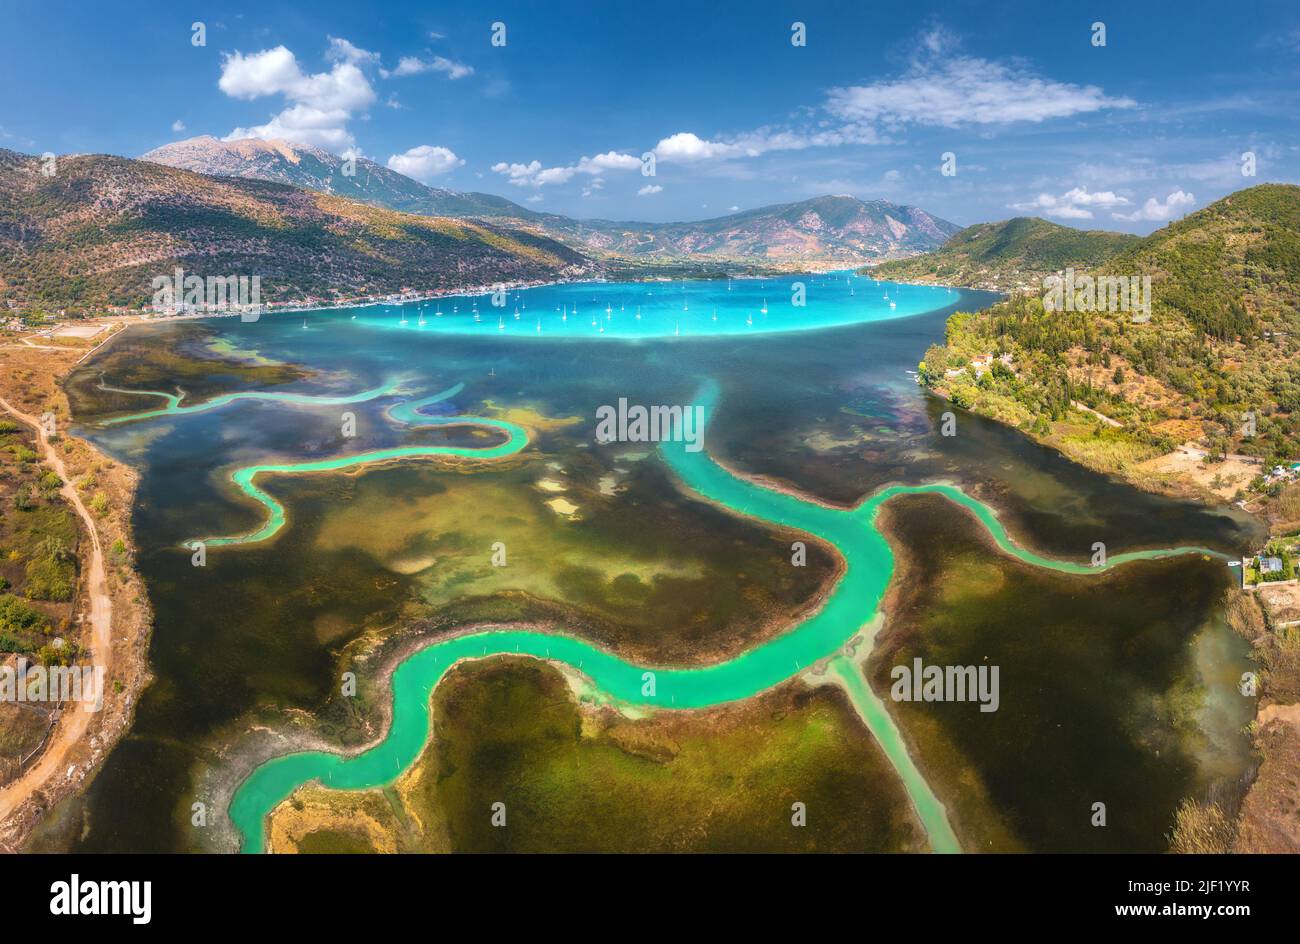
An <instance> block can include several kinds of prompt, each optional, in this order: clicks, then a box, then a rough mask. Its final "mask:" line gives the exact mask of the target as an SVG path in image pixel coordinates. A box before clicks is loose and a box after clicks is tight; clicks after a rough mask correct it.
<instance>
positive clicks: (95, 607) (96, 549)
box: [0, 398, 113, 823]
mask: <svg viewBox="0 0 1300 944" xmlns="http://www.w3.org/2000/svg"><path fill="white" fill-rule="evenodd" d="M0 408H3V409H4V410H5V411H6V412H8V413H9V414H10V415H11V416H13V417H14V418H15V419H17V420H19V421H20V422H22V423H25V424H27V425H28V426H31V427H32V428H34V429H35V430H36V439H37V443H38V445H39V447H40V451H41V452H42V453H43V455H44V458H45V461H46V462H47V463H49V465H50V468H52V469H53V470H54V471H55V472H56V473H58V476H59V478H60V479H62V480H63V488H62V489H61V490H60V493H61V494H62V495H63V497H64V498H65V499H66V500H67V501H68V504H70V505H71V506H72V507H73V508H74V509H75V510H76V512H77V514H78V515H80V516H81V521H82V524H83V525H84V526H85V531H86V534H87V535H89V537H90V566H89V568H88V569H87V574H86V588H87V596H88V599H89V603H90V607H89V611H88V614H87V616H88V618H89V620H90V631H91V636H90V651H91V657H92V659H93V660H94V663H95V665H99V666H103V669H104V677H105V678H107V677H108V675H109V669H110V666H111V663H112V660H113V646H112V625H113V603H112V601H111V600H110V599H109V596H108V582H107V579H106V577H105V573H104V553H103V549H102V548H101V547H100V544H99V532H98V531H97V530H96V529H95V519H94V518H93V517H92V516H91V514H90V511H89V510H88V509H87V508H86V506H85V505H84V504H83V503H82V501H81V496H80V495H78V494H77V489H76V486H75V485H74V484H73V483H72V481H71V479H70V478H69V476H68V474H67V470H66V469H65V468H64V465H63V458H62V457H61V456H60V455H59V453H58V450H57V449H55V448H54V446H53V444H52V443H50V442H49V441H48V440H47V439H46V436H45V431H44V430H43V429H42V428H41V423H40V420H39V419H37V418H36V417H33V416H28V415H27V414H26V413H23V412H21V411H19V410H17V409H15V408H14V407H13V406H11V405H10V404H9V403H8V402H7V401H6V400H4V399H3V398H0ZM94 718H95V715H94V714H93V713H92V712H90V711H87V710H86V709H85V708H84V707H83V706H81V705H75V706H73V707H71V708H69V709H67V710H65V711H64V712H63V715H62V717H60V718H59V723H58V725H57V726H56V727H55V729H54V733H53V735H51V740H50V743H49V744H48V745H47V747H46V748H45V751H44V752H43V753H42V754H41V757H40V759H39V760H38V761H37V762H36V763H35V764H34V765H32V766H31V767H30V768H28V770H27V771H26V772H25V773H24V774H23V775H22V776H21V777H19V778H18V779H16V780H14V781H13V782H12V783H10V784H8V785H7V786H5V787H4V788H3V789H0V823H3V822H4V821H5V820H6V819H8V818H9V816H10V815H11V814H12V813H13V812H14V811H15V810H16V809H18V807H20V806H21V805H22V804H23V803H24V802H25V801H26V800H27V799H28V798H29V797H30V796H31V795H32V794H33V793H35V792H36V791H37V790H39V789H41V788H42V787H43V786H45V785H46V784H49V783H51V782H53V781H55V780H56V779H57V778H59V777H66V776H68V773H67V768H68V766H70V765H69V763H68V755H69V753H70V752H71V751H72V749H73V748H74V747H76V746H77V745H78V744H79V743H81V741H82V739H83V738H84V737H85V736H86V732H87V730H89V728H90V724H91V721H92V720H93V719H94Z"/></svg>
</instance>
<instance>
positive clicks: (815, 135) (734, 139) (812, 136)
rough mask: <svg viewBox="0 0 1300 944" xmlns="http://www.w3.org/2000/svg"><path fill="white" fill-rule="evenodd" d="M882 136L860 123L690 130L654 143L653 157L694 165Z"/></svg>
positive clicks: (870, 140)
mask: <svg viewBox="0 0 1300 944" xmlns="http://www.w3.org/2000/svg"><path fill="white" fill-rule="evenodd" d="M881 141H882V139H881V138H880V136H879V135H878V134H877V133H876V131H875V129H874V128H871V127H868V126H866V125H863V124H854V123H850V124H844V125H840V126H838V127H835V128H823V129H821V130H819V131H789V130H781V129H775V128H758V129H756V130H754V131H749V132H746V133H744V134H739V135H732V136H726V137H719V138H716V139H714V140H711V141H710V140H707V139H705V138H701V137H700V136H699V135H697V134H695V133H694V132H693V131H679V132H677V133H676V134H671V135H669V136H668V137H666V138H663V139H662V140H660V142H659V143H658V144H656V145H655V148H654V152H655V157H656V158H657V159H659V160H661V161H666V162H670V163H678V164H693V163H697V162H700V161H713V160H730V159H733V158H741V157H758V156H759V155H761V154H766V153H768V152H769V151H802V150H804V149H805V148H812V147H838V146H839V145H843V144H879V143H881Z"/></svg>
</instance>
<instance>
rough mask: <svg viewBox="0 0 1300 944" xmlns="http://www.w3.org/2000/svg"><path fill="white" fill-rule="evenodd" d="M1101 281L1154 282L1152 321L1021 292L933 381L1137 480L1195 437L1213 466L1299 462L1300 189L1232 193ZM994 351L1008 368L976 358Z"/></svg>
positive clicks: (972, 325)
mask: <svg viewBox="0 0 1300 944" xmlns="http://www.w3.org/2000/svg"><path fill="white" fill-rule="evenodd" d="M1093 274H1096V275H1111V276H1120V277H1124V278H1137V279H1139V280H1140V279H1142V278H1145V277H1149V278H1150V279H1151V292H1150V298H1151V317H1150V320H1149V321H1144V320H1142V319H1141V318H1135V316H1134V313H1133V312H1125V311H1047V310H1045V309H1044V305H1043V300H1042V297H1041V296H1040V295H1033V294H1030V295H1021V296H1017V297H1014V298H1011V299H1008V300H1007V301H1005V302H1002V303H999V304H997V305H994V306H993V307H991V308H989V309H987V310H985V311H982V312H979V313H975V314H971V313H959V314H957V315H954V316H953V317H952V318H951V319H950V321H949V324H948V331H947V343H946V344H944V345H936V346H935V347H933V348H931V349H930V350H929V351H928V352H927V353H926V357H925V361H924V367H925V369H924V370H923V371H922V373H923V375H924V379H925V382H927V383H928V384H930V385H931V386H932V387H934V388H935V389H937V390H939V391H940V392H942V393H944V394H945V395H947V396H949V397H951V398H952V399H953V400H954V401H956V402H958V403H961V404H963V405H967V406H969V407H971V408H972V409H974V410H976V411H978V412H981V413H984V414H987V415H990V416H995V417H997V418H999V419H1002V420H1004V421H1006V422H1010V423H1012V424H1014V425H1018V426H1021V427H1022V428H1025V429H1026V430H1030V431H1033V432H1034V433H1036V434H1037V435H1038V436H1040V437H1041V438H1044V439H1047V440H1049V441H1050V442H1052V443H1053V444H1054V445H1057V446H1059V447H1060V448H1062V449H1063V450H1064V451H1066V452H1067V453H1068V454H1070V455H1072V456H1073V457H1074V458H1076V459H1079V460H1080V461H1084V462H1086V463H1088V464H1090V465H1093V466H1095V467H1098V468H1104V469H1107V470H1109V471H1121V472H1128V473H1131V474H1133V475H1137V474H1138V473H1137V469H1136V464H1137V463H1139V462H1141V461H1143V460H1145V459H1149V458H1152V457H1154V456H1156V455H1159V454H1161V453H1163V452H1168V451H1169V450H1170V449H1171V448H1172V447H1173V446H1175V445H1177V444H1179V443H1184V442H1188V441H1191V442H1195V443H1199V444H1200V445H1202V446H1204V447H1206V448H1207V449H1208V451H1209V452H1210V454H1211V457H1212V459H1213V457H1217V456H1220V455H1223V454H1225V453H1243V454H1245V455H1248V456H1256V457H1258V458H1260V459H1262V460H1264V461H1265V465H1264V466H1263V467H1261V468H1262V469H1265V468H1268V467H1271V466H1273V465H1274V464H1276V463H1279V462H1283V461H1286V462H1288V463H1289V462H1292V461H1297V460H1300V187H1296V186H1292V185H1283V184H1264V185H1261V186H1257V187H1252V188H1251V189H1249V190H1243V191H1240V192H1238V193H1234V194H1232V195H1230V196H1228V197H1225V198H1224V199H1222V200H1220V201H1218V202H1217V203H1214V204H1212V205H1210V206H1208V207H1206V208H1205V209H1203V210H1200V211H1198V212H1196V213H1193V214H1191V215H1189V216H1187V217H1186V218H1185V219H1183V220H1180V221H1178V222H1176V223H1171V224H1170V225H1168V226H1166V227H1164V228H1163V229H1161V230H1159V231H1157V232H1155V233H1153V234H1152V235H1150V236H1148V237H1146V238H1145V239H1142V240H1140V241H1138V242H1135V243H1133V244H1132V245H1130V246H1129V247H1128V248H1126V249H1124V250H1123V251H1122V252H1120V253H1119V254H1117V255H1115V256H1113V257H1112V258H1110V259H1109V260H1108V261H1107V262H1105V263H1104V264H1103V265H1101V266H1099V267H1097V268H1096V269H1094V270H1093ZM988 354H999V355H1000V354H1005V355H1007V356H1008V358H1009V360H1010V362H1011V366H1010V367H1007V366H1005V365H1001V364H999V365H997V367H996V369H990V370H984V369H983V362H981V363H979V364H972V363H971V361H972V359H975V358H978V357H981V356H982V355H988ZM1079 405H1082V406H1086V407H1088V408H1090V409H1092V410H1095V411H1097V412H1099V413H1102V414H1104V415H1105V416H1106V417H1109V418H1110V419H1111V420H1112V421H1114V422H1115V423H1119V424H1121V425H1119V426H1114V425H1110V424H1106V423H1104V422H1102V421H1099V420H1097V419H1096V418H1095V417H1092V416H1091V415H1090V414H1086V413H1085V412H1081V411H1080V410H1079V409H1078V408H1077V407H1078V406H1079ZM1252 426H1253V430H1252ZM1241 484H1242V486H1243V488H1244V486H1245V485H1247V484H1249V483H1241ZM1255 484H1256V486H1257V491H1258V490H1259V489H1262V490H1263V492H1265V493H1271V494H1277V493H1278V492H1279V491H1280V490H1281V488H1282V486H1281V485H1280V484H1279V483H1278V482H1277V481H1272V482H1267V483H1259V482H1256V483H1255ZM1220 494H1221V497H1222V495H1223V493H1222V492H1221V493H1220ZM1244 497H1248V498H1249V497H1251V495H1249V494H1247V495H1245V496H1244Z"/></svg>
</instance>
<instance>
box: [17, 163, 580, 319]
mask: <svg viewBox="0 0 1300 944" xmlns="http://www.w3.org/2000/svg"><path fill="white" fill-rule="evenodd" d="M46 169H47V165H46V164H45V162H44V161H43V160H42V159H41V158H37V157H32V156H29V155H24V154H18V153H15V152H13V151H5V150H0V301H14V302H15V303H17V304H19V305H44V306H46V307H51V308H55V307H73V308H77V307H97V306H104V305H109V306H123V307H131V308H138V307H140V306H142V305H145V304H148V303H149V302H150V301H151V299H152V292H151V288H150V286H151V281H152V279H153V278H155V277H157V276H160V275H168V274H170V273H171V272H172V270H173V269H174V268H175V267H178V266H179V267H181V268H183V269H184V270H185V271H187V272H189V273H192V274H198V275H204V276H213V275H216V276H223V277H224V276H228V275H242V276H252V275H258V276H261V281H262V297H263V300H264V301H302V300H308V299H317V300H323V301H331V300H341V299H349V298H357V297H359V296H374V295H382V294H389V293H394V292H401V291H405V290H419V291H430V290H435V289H440V288H441V289H457V288H465V287H468V286H476V285H487V284H492V283H495V282H499V281H500V282H511V281H543V280H553V279H565V278H581V277H584V276H585V277H590V276H592V275H594V274H597V272H598V270H597V268H596V267H595V266H594V265H593V264H592V263H591V261H590V259H588V258H587V257H586V256H584V255H583V254H582V253H579V252H576V251H574V250H573V249H571V248H569V247H568V246H565V245H563V244H562V243H559V242H557V241H555V240H553V239H550V238H548V237H546V236H545V235H542V234H540V233H537V232H533V231H527V230H519V229H514V228H511V227H509V226H505V225H502V224H501V223H498V222H495V221H488V220H470V219H452V218H449V217H445V216H440V217H431V216H424V215H417V214H412V213H401V212H397V211H394V210H388V209H384V208H381V207H377V206H372V205H369V204H365V203H359V202H357V201H355V200H349V199H345V198H343V197H340V196H334V195H330V194H325V193H318V192H314V191H311V190H304V189H301V188H299V187H294V186H289V185H287V184H284V183H274V182H269V181H263V180H248V179H233V178H229V177H212V176H205V175H203V174H197V173H194V172H192V171H187V170H180V169H177V168H173V167H167V166H164V165H162V164H157V163H152V162H149V161H137V160H131V159H128V158H122V157H112V156H108V155H83V156H73V157H61V158H58V159H57V161H56V162H55V164H54V165H53V166H52V167H49V168H48V169H49V170H52V171H53V173H50V174H48V175H47V173H46V172H45V171H46Z"/></svg>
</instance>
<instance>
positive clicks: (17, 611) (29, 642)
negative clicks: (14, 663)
mask: <svg viewBox="0 0 1300 944" xmlns="http://www.w3.org/2000/svg"><path fill="white" fill-rule="evenodd" d="M49 628H50V622H49V620H48V619H47V618H46V616H45V614H44V613H42V612H41V611H40V610H37V609H34V608H33V607H32V606H31V605H30V604H28V603H27V602H26V601H24V600H20V599H19V598H18V597H16V596H13V595H12V594H9V593H5V594H0V652H34V651H35V650H36V649H38V648H39V647H40V646H41V645H43V644H44V639H43V636H44V634H45V633H47V632H48V631H49Z"/></svg>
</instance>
